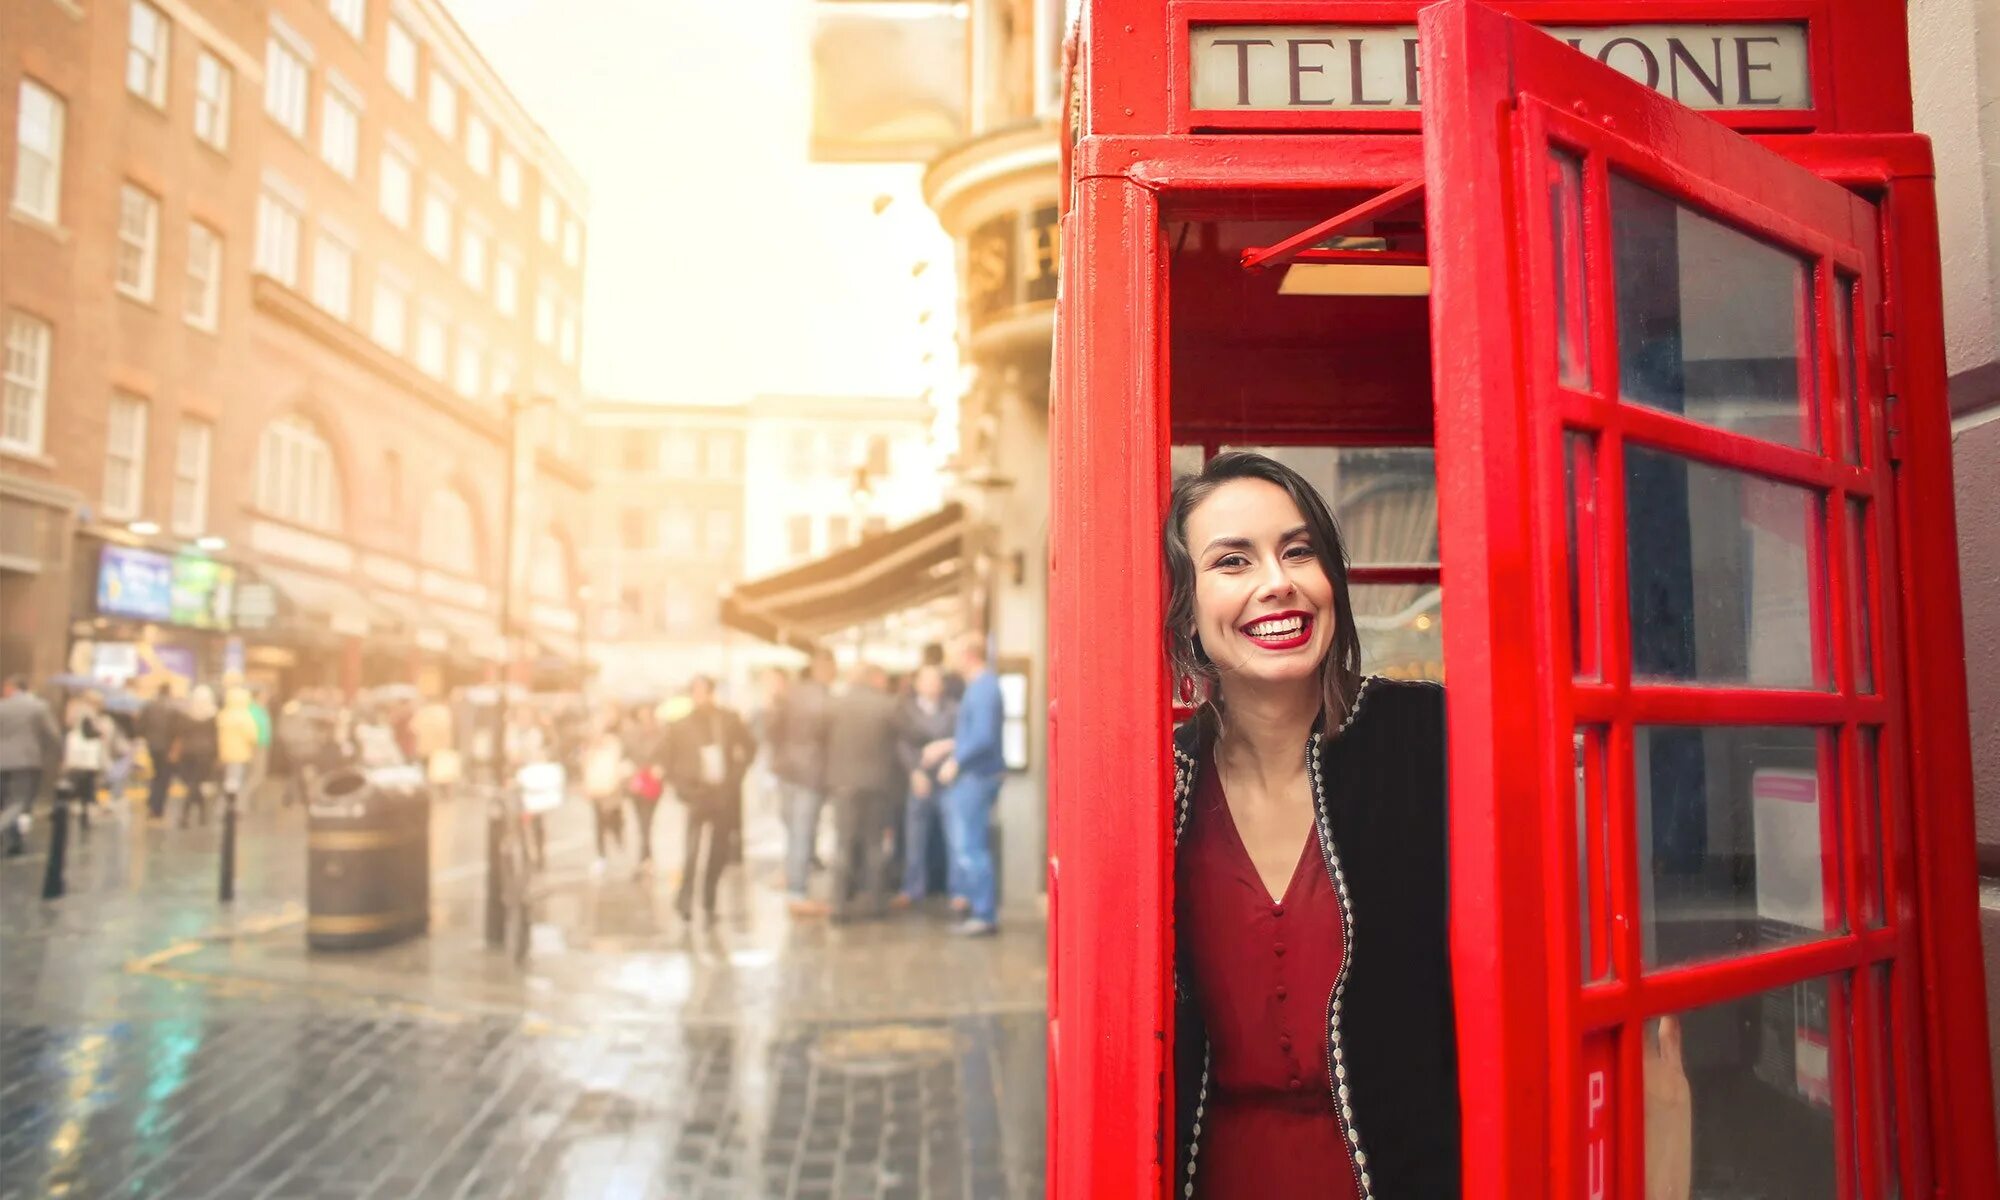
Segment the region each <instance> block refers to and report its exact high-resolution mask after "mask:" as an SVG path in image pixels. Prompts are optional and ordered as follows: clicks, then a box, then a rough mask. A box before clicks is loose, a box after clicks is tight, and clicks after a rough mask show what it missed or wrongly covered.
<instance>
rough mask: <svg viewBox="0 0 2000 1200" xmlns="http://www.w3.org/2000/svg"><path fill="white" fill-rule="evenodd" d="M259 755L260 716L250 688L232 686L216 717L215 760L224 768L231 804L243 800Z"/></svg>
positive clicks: (225, 788) (224, 784) (224, 788)
mask: <svg viewBox="0 0 2000 1200" xmlns="http://www.w3.org/2000/svg"><path fill="white" fill-rule="evenodd" d="M256 758H257V718H256V717H255V716H253V715H252V714H251V712H250V690H249V689H248V688H241V687H233V688H230V689H229V690H228V691H226V692H224V693H223V699H222V711H221V712H219V713H217V714H216V717H215V761H216V764H217V766H219V767H220V768H221V777H222V794H223V796H224V797H225V798H226V802H227V804H228V805H229V806H230V807H232V808H235V807H236V806H237V805H239V804H240V803H241V802H242V799H243V793H244V790H245V785H247V784H248V782H249V780H250V764H251V763H252V762H253V761H255V760H256ZM239 811H240V810H239Z"/></svg>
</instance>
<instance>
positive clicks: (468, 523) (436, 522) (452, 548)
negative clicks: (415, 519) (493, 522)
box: [417, 487, 479, 579]
mask: <svg viewBox="0 0 2000 1200" xmlns="http://www.w3.org/2000/svg"><path fill="white" fill-rule="evenodd" d="M417 557H418V558H419V559H421V560H422V561H423V564H424V565H425V566H427V567H433V568H435V569H437V570H439V571H444V572H447V573H449V574H452V575H459V576H463V577H465V578H467V579H475V578H477V577H478V575H479V542H478V523H477V522H475V521H474V520H473V519H472V503H471V502H470V501H468V500H467V499H466V498H465V493H463V492H461V491H459V490H458V489H457V488H451V487H441V488H439V489H437V490H436V491H434V492H432V493H431V498H430V499H429V500H428V501H426V502H425V504H424V515H423V519H422V520H421V521H420V522H419V523H418V525H417Z"/></svg>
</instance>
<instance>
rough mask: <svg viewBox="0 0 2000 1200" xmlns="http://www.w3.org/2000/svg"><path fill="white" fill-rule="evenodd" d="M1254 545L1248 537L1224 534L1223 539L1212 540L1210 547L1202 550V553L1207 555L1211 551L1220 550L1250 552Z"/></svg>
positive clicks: (1204, 547) (1207, 546)
mask: <svg viewBox="0 0 2000 1200" xmlns="http://www.w3.org/2000/svg"><path fill="white" fill-rule="evenodd" d="M1252 545H1253V543H1252V542H1251V541H1250V539H1249V538H1247V537H1243V536H1241V535H1237V534H1224V535H1223V536H1222V537H1219V538H1213V539H1211V540H1210V541H1209V543H1208V545H1206V546H1203V547H1202V548H1201V552H1202V553H1203V554H1204V555H1206V554H1207V553H1208V552H1209V551H1211V550H1218V549H1221V550H1248V549H1250V547H1251V546H1252Z"/></svg>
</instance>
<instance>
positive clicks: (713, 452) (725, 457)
mask: <svg viewBox="0 0 2000 1200" xmlns="http://www.w3.org/2000/svg"><path fill="white" fill-rule="evenodd" d="M707 458H708V476H709V478H710V479H727V478H729V477H730V476H731V475H734V474H735V473H736V443H735V441H734V440H733V439H732V438H731V437H730V436H729V435H728V434H726V433H711V434H709V435H708V455H707Z"/></svg>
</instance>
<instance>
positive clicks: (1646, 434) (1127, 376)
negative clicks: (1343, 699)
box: [1049, 0, 2000, 1200]
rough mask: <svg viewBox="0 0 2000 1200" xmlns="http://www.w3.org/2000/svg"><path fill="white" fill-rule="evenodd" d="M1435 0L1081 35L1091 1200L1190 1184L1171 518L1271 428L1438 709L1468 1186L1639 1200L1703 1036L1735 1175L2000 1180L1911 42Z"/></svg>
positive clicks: (1068, 389)
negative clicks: (1348, 542) (1224, 456)
mask: <svg viewBox="0 0 2000 1200" xmlns="http://www.w3.org/2000/svg"><path fill="white" fill-rule="evenodd" d="M1420 7H1421V6H1420V5H1418V4H1416V3H1408V4H1402V3H1356V4H1351V5H1343V4H1339V3H1322V4H1311V5H1304V4H1294V3H1277V2H1271V3H1266V2H1258V0H1234V2H1230V0H1210V2H1205V3H1189V4H1182V5H1174V6H1166V7H1164V8H1163V7H1162V6H1159V5H1155V4H1149V3H1141V2H1140V0H1097V2H1096V3H1094V4H1093V5H1091V7H1090V8H1089V10H1088V12H1087V15H1086V25H1085V30H1084V33H1083V36H1082V39H1081V43H1080V46H1079V50H1078V54H1077V69H1076V72H1075V73H1074V75H1073V86H1074V87H1075V88H1076V92H1075V100H1076V103H1075V105H1074V106H1073V108H1072V111H1073V113H1075V116H1076V128H1075V129H1073V131H1072V136H1073V138H1074V141H1073V144H1071V145H1070V146H1069V147H1068V148H1067V149H1066V159H1067V179H1068V193H1067V195H1066V197H1065V205H1066V211H1065V215H1064V227H1063V228H1064V237H1063V242H1064V245H1065V259H1064V264H1063V271H1064V284H1063V300H1062V307H1061V308H1060V309H1059V312H1058V339H1057V364H1056V369H1055V372H1054V378H1055V387H1056V396H1055V403H1054V408H1053V417H1052V437H1051V443H1052V447H1053V464H1054V468H1053V469H1054V480H1053V484H1052V487H1051V494H1052V497H1053V504H1054V509H1053V512H1054V517H1053V521H1052V527H1051V538H1050V540H1051V543H1052V558H1051V561H1052V567H1051V606H1050V627H1051V631H1052V633H1051V639H1050V642H1051V650H1050V662H1051V670H1052V674H1053V679H1052V686H1051V694H1052V704H1051V719H1050V726H1051V732H1050V740H1051V743H1052V745H1053V746H1054V748H1055V754H1054V764H1053V785H1052V798H1051V824H1052V831H1051V839H1050V840H1051V854H1050V862H1049V873H1050V879H1051V886H1050V892H1051V897H1052V905H1051V909H1052V914H1051V930H1052V943H1053V945H1052V950H1051V965H1050V978H1051V989H1050V990H1051V1030H1050V1041H1051V1102H1050V1106H1049V1111H1050V1124H1049V1138H1050V1150H1049V1162H1050V1179H1051V1194H1053V1195H1057V1196H1064V1197H1084V1196H1092V1197H1094V1196H1104V1195H1119V1196H1142V1195H1153V1196H1159V1195H1163V1194H1167V1193H1168V1192H1170V1191H1171V1192H1173V1193H1176V1194H1178V1193H1179V1191H1180V1183H1181V1181H1180V1180H1178V1179H1170V1178H1168V1176H1169V1175H1171V1174H1173V1164H1174V1156H1173V1155H1172V1154H1171V1153H1163V1151H1162V1147H1163V1146H1167V1147H1171V1145H1172V1144H1173V1139H1174V1134H1173V1131H1172V1128H1171V1125H1170V1123H1169V1116H1168V1114H1171V1113H1173V1111H1174V1101H1175V1097H1174V1096H1173V1095H1172V1094H1171V1091H1172V1084H1171V1080H1172V1078H1173V1071H1172V1069H1171V1067H1170V1064H1171V1062H1172V1059H1171V1054H1172V1052H1173V1047H1172V1044H1171V1043H1172V1023H1171V1020H1170V1013H1171V992H1170V989H1171V982H1170V980H1171V963H1172V960H1173V959H1172V941H1171V937H1172V934H1171V921H1170V919H1169V914H1170V913H1171V911H1172V878H1171V872H1170V869H1169V864H1170V853H1171V843H1170V836H1171V831H1170V828H1169V822H1168V820H1167V819H1166V816H1165V814H1166V812H1167V811H1168V794H1169V787H1170V782H1171V780H1172V778H1173V766H1172V759H1171V757H1170V753H1169V745H1168V728H1167V726H1168V713H1169V711H1170V708H1169V706H1170V702H1171V693H1172V690H1173V688H1172V684H1173V681H1171V680H1170V679H1169V678H1168V676H1167V670H1166V666H1165V663H1164V662H1163V660H1162V656H1161V653H1160V628H1161V606H1162V599H1163V591H1162V579H1161V567H1160V562H1159V550H1158V546H1159V528H1160V519H1161V513H1162V512H1163V510H1164V506H1165V499H1166V494H1167V486H1168V478H1169V471H1170V465H1176V466H1192V465H1195V464H1198V463H1199V462H1200V461H1201V460H1202V459H1203V458H1204V457H1205V456H1207V455H1208V454H1212V453H1214V452H1215V451H1217V450H1219V449H1221V448H1224V447H1229V446H1245V447H1260V448H1267V449H1269V450H1270V451H1271V452H1273V453H1276V454H1278V455H1279V456H1281V457H1285V458H1287V459H1289V460H1290V461H1292V462H1294V464H1295V465H1299V466H1300V467H1301V468H1302V469H1304V470H1307V471H1308V473H1312V474H1314V475H1315V476H1316V479H1317V481H1318V482H1320V483H1321V485H1322V486H1323V487H1324V488H1325V489H1326V490H1327V491H1328V494H1329V498H1331V499H1333V500H1334V501H1335V502H1336V503H1337V504H1338V505H1340V506H1341V507H1342V508H1343V509H1344V510H1345V511H1344V512H1343V513H1342V516H1343V517H1344V518H1345V519H1346V520H1347V521H1348V522H1349V525H1350V528H1351V529H1352V530H1353V533H1354V543H1355V549H1356V551H1357V553H1356V565H1355V570H1354V572H1353V579H1354V581H1355V583H1356V584H1357V585H1358V586H1357V588H1356V596H1355V607H1356V610H1357V616H1358V617H1368V618H1370V621H1367V622H1362V624H1364V626H1365V627H1366V626H1370V625H1371V624H1372V628H1364V641H1365V642H1366V643H1367V644H1366V645H1365V647H1364V649H1365V651H1366V652H1367V653H1369V654H1370V655H1371V656H1372V658H1373V661H1374V664H1375V666H1374V667H1372V668H1371V669H1377V670H1380V671H1382V673H1385V674H1421V675H1438V674H1442V675H1443V676H1444V677H1445V678H1447V679H1448V681H1449V687H1448V693H1447V694H1448V696H1449V704H1450V729H1449V763H1450V768H1449V769H1450V781H1451V783H1450V789H1451V790H1450V813H1449V821H1450V826H1449V835H1450V864H1451V865H1450V871H1451V877H1450V902H1451V942H1452V969H1453V973H1454V984H1455V1001H1456V1017H1457V1020H1456V1026H1457V1037H1458V1042H1459V1048H1460V1061H1461V1062H1462V1063H1463V1064H1465V1069H1464V1070H1463V1071H1462V1076H1461V1082H1460V1098H1461V1101H1462V1105H1463V1108H1464V1111H1465V1113H1466V1121H1465V1125H1464V1134H1463V1151H1464V1160H1465V1172H1466V1179H1467V1180H1468V1181H1469V1182H1470V1181H1477V1193H1476V1194H1478V1195H1482V1196H1497V1197H1509V1198H1515V1197H1518V1198H1520V1200H1528V1198H1530V1197H1533V1198H1542V1197H1548V1196H1591V1197H1600V1196H1618V1197H1626V1198H1630V1200H1638V1198H1639V1197H1641V1196H1643V1195H1644V1194H1645V1190H1644V1189H1645V1179H1644V1173H1645V1167H1646V1153H1647V1143H1646V1129H1647V1123H1646V1114H1647V1101H1648V1093H1647V1091H1646V1088H1645V1081H1644V1080H1643V1079H1642V1077H1641V1070H1640V1065H1641V1061H1642V1059H1641V1052H1642V1047H1643V1046H1644V1044H1645V1039H1646V1038H1647V1037H1649V1036H1652V1033H1651V1031H1652V1030H1653V1029H1655V1028H1656V1027H1657V1024H1658V1019H1659V1018H1660V1017H1662V1016H1665V1015H1669V1014H1673V1015H1678V1016H1679V1017H1680V1018H1681V1022H1680V1026H1681V1028H1682V1030H1683V1034H1684V1038H1685V1044H1686V1049H1685V1055H1686V1061H1687V1076H1688V1080H1689V1084H1690V1087H1691V1090H1692V1104H1693V1112H1694V1120H1695V1140H1694V1155H1693V1169H1694V1185H1695V1191H1694V1194H1696V1195H1703V1194H1718V1195H1753V1194H1754V1195H1781V1194H1782V1195H1812V1196H1843V1197H1845V1196H1853V1197H1879V1196H1893V1195H1940V1196H1952V1197H1966V1198H1972V1197H1985V1196H1991V1195H1995V1194H2000V1177H1996V1168H1995V1162H1994V1143H1993V1125H1992V1107H1991V1098H1990V1090H1989V1074H1988V1063H1987V1056H1986V1054H1985V1053H1984V1047H1985V1045H1986V1037H1985V1022H1986V1016H1985V1007H1984V996H1983V990H1984V989H1983V980H1982V977H1981V963H1980V957H1979V948H1978V941H1977V938H1978V931H1977V914H1978V908H1977V902H1976V893H1975V888H1974V881H1975V874H1974V863H1973V856H1972V849H1971V847H1972V839H1971V836H1970V834H1971V828H1972V826H1971V813H1970V808H1969V794H1970V783H1969V754H1968V736H1967V730H1966V722H1965V707H1964V695H1965V679H1964V660H1963V647H1962V645H1961V639H1960V632H1959V631H1960V629H1961V623H1960V619H1959V616H1960V614H1959V601H1958V597H1959V587H1958V577H1957V558H1956V552H1955V542H1954V534H1953V514H1952V488H1951V460H1950V419H1949V412H1948V409H1947V406H1946V398H1945V392H1944V387H1943V345H1942V337H1941V313H1940V306H1939V265H1938V245H1937V232H1936V223H1935V206H1934V202H1933V197H1932V189H1931V169H1930V158H1929V147H1928V145H1927V143H1926V142H1925V141H1924V139H1922V138H1920V137H1916V136H1914V135H1912V134H1911V133H1910V132H1909V128H1910V97H1909V78H1908V73H1907V69H1906V66H1905V64H1906V63H1907V61H1908V55H1907V42H1906V40H1905V30H1904V24H1903V22H1904V12H1903V7H1902V6H1901V5H1900V4H1894V3H1888V2H1886V0H1841V3H1839V4H1837V5H1836V4H1834V3H1832V2H1830V0H1799V2H1797V3H1788V4H1774V5H1761V6H1755V7H1754V8H1750V9H1746V7H1745V6H1743V5H1731V4H1723V3H1713V4H1704V3H1680V2H1676V3H1664V2H1663V3H1660V4H1657V5H1649V4H1645V3H1619V4H1611V3H1603V4H1592V3H1584V2H1569V0H1564V2H1556V0H1549V2H1543V3H1533V2H1524V3H1514V4H1502V5H1495V6H1492V7H1488V6H1485V5H1481V4H1477V3H1471V2H1469V0H1447V2H1446V3H1442V4H1438V5H1436V6H1434V7H1429V8H1422V9H1421V13H1420ZM1498 10H1504V11H1505V12H1506V13H1510V14H1513V16H1512V17H1509V16H1503V15H1502V12H1501V11H1498ZM1529 22H1533V24H1530V23H1529ZM1537 26H1539V27H1540V28H1539V29H1538V28H1537ZM1426 475H1428V477H1429V478H1428V479H1426V478H1425V476H1426ZM1106 613H1114V614H1118V615H1119V617H1120V618H1121V619H1120V620H1119V621H1118V622H1116V623H1113V624H1111V625H1110V626H1109V627H1107V623H1106V622H1105V621H1104V620H1103V615H1104V614H1106ZM1427 639H1428V640H1427ZM1366 919H1367V918H1366V917H1365V916H1363V917H1361V918H1360V919H1359V920H1358V921H1357V924H1358V925H1361V927H1362V930H1363V932H1362V933H1361V934H1360V935H1359V936H1360V937H1362V938H1365V937H1366V936H1367V935H1366V932H1365V930H1366V926H1365V924H1364V923H1365V921H1366ZM1366 947H1367V944H1366V942H1365V941H1363V942H1360V943H1358V945H1357V947H1356V948H1355V949H1354V950H1353V953H1354V954H1355V955H1356V956H1361V955H1365V954H1367V953H1368V950H1367V948H1366ZM1359 1130H1360V1132H1359V1134H1358V1137H1359V1138H1360V1140H1361V1142H1362V1143H1363V1144H1365V1138H1366V1117H1365V1116H1363V1117H1361V1118H1360V1121H1359ZM1357 1157H1358V1156H1357ZM1360 1179H1361V1181H1362V1191H1363V1194H1364V1195H1365V1194H1367V1192H1368V1184H1367V1182H1366V1180H1367V1176H1366V1174H1365V1168H1364V1170H1363V1173H1362V1174H1361V1175H1360ZM1468 1194H1473V1193H1472V1192H1470V1191H1468Z"/></svg>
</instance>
